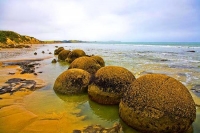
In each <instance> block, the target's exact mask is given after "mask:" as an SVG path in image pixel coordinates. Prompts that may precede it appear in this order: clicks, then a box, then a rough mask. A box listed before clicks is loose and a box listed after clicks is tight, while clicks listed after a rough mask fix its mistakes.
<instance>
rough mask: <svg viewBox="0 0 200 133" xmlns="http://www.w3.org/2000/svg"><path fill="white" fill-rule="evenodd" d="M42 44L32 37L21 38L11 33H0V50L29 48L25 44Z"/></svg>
mask: <svg viewBox="0 0 200 133" xmlns="http://www.w3.org/2000/svg"><path fill="white" fill-rule="evenodd" d="M41 43H44V42H43V41H40V40H38V39H36V38H34V37H30V36H23V35H20V34H18V33H16V32H13V31H0V48H23V47H25V48H29V47H30V46H28V45H25V44H41Z"/></svg>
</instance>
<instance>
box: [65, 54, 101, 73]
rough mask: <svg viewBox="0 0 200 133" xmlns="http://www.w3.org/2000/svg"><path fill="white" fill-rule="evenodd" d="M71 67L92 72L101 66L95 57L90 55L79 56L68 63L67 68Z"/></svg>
mask: <svg viewBox="0 0 200 133" xmlns="http://www.w3.org/2000/svg"><path fill="white" fill-rule="evenodd" d="M72 68H79V69H83V70H85V71H87V72H89V73H90V74H94V73H96V71H97V70H99V69H100V68H101V66H100V65H99V63H98V62H97V61H96V60H95V59H93V58H91V57H79V58H77V59H75V60H74V61H73V62H72V63H71V64H70V66H69V68H68V69H72Z"/></svg>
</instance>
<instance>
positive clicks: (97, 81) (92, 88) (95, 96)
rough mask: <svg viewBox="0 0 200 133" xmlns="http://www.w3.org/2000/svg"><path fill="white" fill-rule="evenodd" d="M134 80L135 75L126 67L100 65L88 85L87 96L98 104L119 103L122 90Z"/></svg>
mask: <svg viewBox="0 0 200 133" xmlns="http://www.w3.org/2000/svg"><path fill="white" fill-rule="evenodd" d="M134 80H135V76H134V75H133V74H132V73H131V72H130V71H129V70H127V69H126V68H123V67H118V66H106V67H102V68H101V69H99V70H98V71H97V72H96V74H95V77H94V81H93V83H92V84H91V85H89V87H88V94H89V97H90V99H91V100H93V101H96V102H98V103H100V104H119V102H120V99H121V98H122V96H123V94H124V92H125V91H126V90H127V88H128V86H129V85H130V84H131V83H132V82H133V81H134Z"/></svg>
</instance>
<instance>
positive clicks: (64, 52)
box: [58, 50, 71, 61]
mask: <svg viewBox="0 0 200 133" xmlns="http://www.w3.org/2000/svg"><path fill="white" fill-rule="evenodd" d="M70 52H71V51H70V50H62V51H61V52H60V53H59V54H58V59H59V60H63V61H64V60H65V59H66V58H67V56H68V55H69V53H70Z"/></svg>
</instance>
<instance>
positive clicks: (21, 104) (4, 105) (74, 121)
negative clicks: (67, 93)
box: [0, 45, 88, 133]
mask: <svg viewBox="0 0 200 133" xmlns="http://www.w3.org/2000/svg"><path fill="white" fill-rule="evenodd" d="M37 46H40V45H37ZM35 49H37V47H33V48H31V49H29V50H28V52H33V51H34V50H35ZM23 51H24V49H4V50H1V51H0V53H1V55H4V57H5V58H0V59H1V60H0V86H4V85H5V82H6V81H7V80H8V79H12V78H21V79H27V80H34V81H36V89H40V88H42V87H44V86H45V85H46V83H45V81H44V80H42V79H40V78H38V76H37V75H34V74H33V73H31V74H20V72H21V71H22V69H21V68H20V66H18V65H5V64H8V63H11V64H12V63H13V62H14V63H16V62H22V61H30V62H31V61H40V60H44V59H48V57H44V58H31V59H18V58H17V59H16V58H14V59H12V57H15V56H19V55H22V54H26V53H27V51H26V52H23ZM2 53H3V54H2ZM9 73H14V74H9ZM34 92H35V91H31V90H28V89H24V90H20V91H16V92H14V93H12V94H11V93H5V94H1V95H0V123H1V124H0V132H9V133H16V132H20V133H28V132H48V133H55V132H72V131H73V130H74V129H79V130H80V129H83V127H85V126H87V125H88V124H86V123H83V122H81V124H80V121H81V120H83V119H84V116H80V117H77V116H76V115H74V114H71V112H73V113H75V114H76V113H79V112H80V110H78V109H76V108H75V107H74V105H68V106H69V107H68V108H67V111H66V110H65V111H60V112H59V113H56V112H50V113H46V112H45V113H42V114H41V113H37V112H32V111H30V110H29V109H27V108H26V105H27V101H26V99H25V98H26V96H28V95H30V94H33V93H34ZM34 99H37V96H35V95H33V98H32V100H34Z"/></svg>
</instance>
